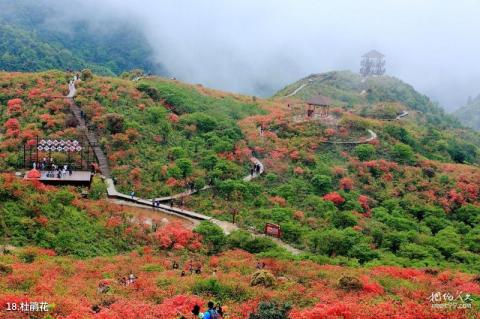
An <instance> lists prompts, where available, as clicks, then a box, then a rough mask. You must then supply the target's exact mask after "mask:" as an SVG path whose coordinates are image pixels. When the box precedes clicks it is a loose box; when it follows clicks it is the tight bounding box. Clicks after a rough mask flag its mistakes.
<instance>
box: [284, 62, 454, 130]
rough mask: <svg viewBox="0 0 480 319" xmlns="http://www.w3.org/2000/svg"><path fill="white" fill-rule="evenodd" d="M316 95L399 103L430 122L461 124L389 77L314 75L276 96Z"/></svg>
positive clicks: (350, 102) (343, 101) (344, 102)
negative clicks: (420, 114)
mask: <svg viewBox="0 0 480 319" xmlns="http://www.w3.org/2000/svg"><path fill="white" fill-rule="evenodd" d="M294 93H295V94H294ZM317 94H321V95H325V96H328V97H330V98H332V99H333V101H334V103H335V104H338V105H339V106H345V107H347V108H349V107H353V106H354V105H373V104H376V103H381V102H399V103H402V104H403V105H405V107H406V108H409V109H411V110H415V111H417V112H418V113H422V114H424V116H425V118H426V119H427V120H428V121H429V122H430V123H431V124H436V125H444V126H452V127H459V126H460V123H459V122H458V121H457V120H456V119H455V118H454V117H452V116H450V115H448V114H446V113H445V111H444V110H443V109H442V108H441V107H439V106H438V105H436V104H435V103H433V102H431V101H430V99H429V98H428V97H427V96H425V95H423V94H421V93H419V92H417V91H416V90H415V89H414V88H413V87H412V86H411V85H409V84H407V83H405V82H403V81H401V80H399V79H397V78H394V77H390V76H375V77H368V78H364V77H362V76H361V75H359V74H356V73H353V72H350V71H335V72H328V73H322V74H312V75H310V76H307V77H305V78H303V79H301V80H299V81H297V82H295V83H292V84H290V85H288V86H286V87H285V88H283V89H282V90H280V91H279V92H277V93H276V95H275V96H276V97H281V96H291V97H296V98H300V99H303V100H308V99H309V98H311V97H312V96H314V95H317Z"/></svg>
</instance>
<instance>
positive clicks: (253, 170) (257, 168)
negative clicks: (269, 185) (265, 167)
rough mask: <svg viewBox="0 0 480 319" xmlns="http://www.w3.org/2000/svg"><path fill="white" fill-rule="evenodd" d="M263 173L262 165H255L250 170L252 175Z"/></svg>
mask: <svg viewBox="0 0 480 319" xmlns="http://www.w3.org/2000/svg"><path fill="white" fill-rule="evenodd" d="M261 172H262V165H260V164H259V163H255V164H253V165H252V167H251V168H250V175H252V176H253V175H255V174H260V173H261Z"/></svg>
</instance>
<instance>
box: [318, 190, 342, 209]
mask: <svg viewBox="0 0 480 319" xmlns="http://www.w3.org/2000/svg"><path fill="white" fill-rule="evenodd" d="M323 199H324V200H328V201H330V202H332V203H334V204H335V205H337V206H338V205H341V204H343V203H344V202H345V198H343V197H342V196H341V195H340V194H339V193H337V192H332V193H328V194H326V195H325V196H323Z"/></svg>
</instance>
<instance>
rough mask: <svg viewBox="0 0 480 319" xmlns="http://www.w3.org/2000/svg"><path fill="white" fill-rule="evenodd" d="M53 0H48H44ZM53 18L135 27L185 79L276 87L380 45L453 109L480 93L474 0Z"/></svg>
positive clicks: (266, 0) (143, 3)
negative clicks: (122, 24) (113, 22)
mask: <svg viewBox="0 0 480 319" xmlns="http://www.w3.org/2000/svg"><path fill="white" fill-rule="evenodd" d="M45 1H47V0H45ZM48 3H50V4H54V7H55V10H56V11H53V12H54V14H52V17H51V20H52V21H57V23H58V22H60V24H63V25H68V22H69V21H75V20H78V19H83V20H88V21H90V22H91V25H92V27H94V28H98V30H103V31H102V32H106V31H108V27H109V24H108V23H106V21H120V22H122V23H131V24H133V25H135V26H137V27H138V28H139V29H140V30H141V31H142V32H143V33H144V35H145V37H146V39H147V40H148V41H149V43H150V45H151V46H152V48H153V49H154V53H155V55H154V59H155V62H159V63H161V64H163V65H164V66H165V67H166V69H167V71H168V72H169V74H171V75H172V76H175V77H177V78H178V79H181V80H184V81H188V82H192V83H202V84H204V85H207V86H211V87H215V88H220V89H225V90H230V91H236V92H242V93H247V94H252V95H270V94H272V93H274V92H275V91H276V90H278V89H280V88H282V87H283V86H285V85H287V84H289V83H291V82H293V81H296V80H297V79H299V78H300V77H304V76H306V75H308V74H311V73H319V72H326V71H331V70H338V69H340V70H344V69H349V70H352V71H355V72H357V71H358V69H359V63H360V56H361V55H362V54H363V53H364V52H366V51H368V50H370V49H372V48H375V49H377V50H379V51H381V52H382V53H384V54H385V55H386V56H387V73H388V74H389V75H393V76H397V77H399V78H401V79H402V80H404V81H406V82H408V83H410V84H412V85H414V86H415V87H416V88H417V89H418V90H420V91H421V92H423V93H425V94H428V95H429V96H430V97H432V98H433V99H434V100H438V101H439V102H440V103H441V105H443V106H445V107H446V108H448V109H453V108H456V107H458V106H460V105H462V104H464V102H465V101H466V99H467V97H468V96H469V95H472V96H473V95H477V94H479V93H480V63H479V61H478V57H479V56H480V42H478V41H477V40H476V37H477V34H478V32H479V31H480V19H478V17H479V16H480V6H479V5H478V2H477V1H475V0H458V1H455V2H453V1H438V0H423V1H419V0H388V1H386V0H365V1H358V0H337V1H318V0H275V1H273V0H263V1H258V0H241V1H240V0H238V1H237V0H232V1H221V0H204V1H198V0H197V1H195V0H165V1H158V0H157V1H154V0H137V1H135V2H134V1H119V0H104V1H93V0H83V1H80V0H72V1H69V2H60V1H58V0H57V1H56V0H48Z"/></svg>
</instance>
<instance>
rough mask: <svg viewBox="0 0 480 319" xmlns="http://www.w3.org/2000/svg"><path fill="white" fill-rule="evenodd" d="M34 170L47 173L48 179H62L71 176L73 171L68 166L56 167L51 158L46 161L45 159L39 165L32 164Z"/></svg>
mask: <svg viewBox="0 0 480 319" xmlns="http://www.w3.org/2000/svg"><path fill="white" fill-rule="evenodd" d="M33 168H34V169H40V170H41V171H47V177H48V178H63V177H65V176H67V173H68V175H70V176H71V175H72V174H73V169H72V167H71V166H70V165H63V167H62V166H58V165H56V164H55V161H54V159H53V158H50V159H47V158H46V157H44V158H43V160H42V161H41V162H40V163H38V164H37V163H36V162H33Z"/></svg>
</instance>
